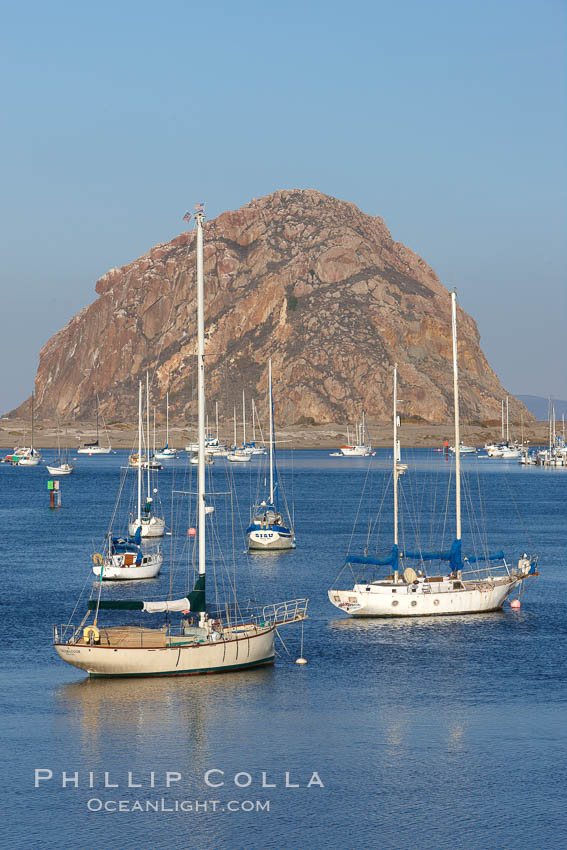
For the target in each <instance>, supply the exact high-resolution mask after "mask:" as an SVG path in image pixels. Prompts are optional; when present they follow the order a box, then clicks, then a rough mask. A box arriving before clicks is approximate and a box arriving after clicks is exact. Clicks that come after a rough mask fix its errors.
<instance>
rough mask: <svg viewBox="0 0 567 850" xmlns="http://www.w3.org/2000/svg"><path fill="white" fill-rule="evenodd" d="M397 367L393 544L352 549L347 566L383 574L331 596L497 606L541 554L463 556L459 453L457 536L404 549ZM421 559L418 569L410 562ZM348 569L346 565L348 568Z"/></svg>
mask: <svg viewBox="0 0 567 850" xmlns="http://www.w3.org/2000/svg"><path fill="white" fill-rule="evenodd" d="M451 315H452V337H453V375H454V380H453V385H454V404H455V445H456V446H458V445H460V442H461V441H460V433H459V431H460V428H459V392H458V369H457V319H456V294H455V293H454V292H453V293H451ZM396 382H397V369H396V367H395V368H394V453H393V456H394V466H393V489H394V544H393V546H392V550H391V552H390V553H389V554H388V555H387V556H386V557H384V558H377V557H376V558H375V557H369V556H368V555H366V554H364V555H362V556H357V555H349V556H348V557H347V561H346V564H345V566H350V569H352V568H353V567H354V566H361V567H363V568H364V569H367V568H373V569H374V570H375V568H376V567H377V566H387V567H389V568H390V570H391V573H390V574H389V575H387V576H385V578H382V579H374V578H373V579H372V580H358V581H357V582H356V583H355V585H354V587H353V588H352V590H338V589H331V590H329V600H330V602H331V603H332V604H333V605H334V606H335V607H337V608H340V609H341V610H343V611H345V612H346V613H348V614H350V615H351V616H353V617H422V616H431V615H441V614H445V615H446V614H472V613H479V612H486V611H496V610H498V609H499V608H501V607H502V605H503V604H504V602H505V601H506V599H507V598H508V596H510V594H511V593H512V592H514V591H515V590H519V589H520V587H521V586H522V584H523V583H524V582H525V581H526V580H527V579H528V577H532V576H536V575H537V574H538V573H537V572H536V564H537V556H536V555H530V556H528V555H527V554H524V555H522V557H520V558H519V559H518V561H517V563H516V564H515V565H512V564H511V563H509V562H508V561H506V560H505V559H504V556H503V553H502V552H499V553H498V554H495V555H491V554H489V553H488V552H485V553H483V554H479V555H470V556H468V557H467V556H463V554H462V546H461V471H460V466H461V460H460V452H456V453H455V479H456V481H455V516H456V537H455V540H454V541H453V543H452V545H451V547H450V550H449V551H444V552H443V551H440V552H425V551H423V550H422V549H421V548H419V551H417V552H410V551H405V550H404V551H402V550H401V549H400V547H399V540H398V476H399V470H398V451H397V413H396V404H397V383H396ZM408 561H411V562H415V561H417V565H416V566H417V570H416V569H415V568H414V567H413V566H406V562H408ZM432 561H438V562H439V563H440V564H441V563H443V562H447V561H448V562H449V566H450V572H448V573H445V574H434V575H428V572H427V564H428V563H429V562H432ZM343 569H344V568H343Z"/></svg>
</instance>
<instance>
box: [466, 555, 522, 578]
mask: <svg viewBox="0 0 567 850" xmlns="http://www.w3.org/2000/svg"><path fill="white" fill-rule="evenodd" d="M511 566H512V565H511V564H509V563H508V561H506V560H505V559H502V563H501V564H493V565H492V566H491V567H475V568H474V569H471V570H461V571H460V572H461V575H462V576H468V575H476V576H478V575H479V573H490V574H494V573H496V572H499V571H502V570H504V571H505V573H506V575H510V570H511Z"/></svg>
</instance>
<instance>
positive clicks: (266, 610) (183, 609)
mask: <svg viewBox="0 0 567 850" xmlns="http://www.w3.org/2000/svg"><path fill="white" fill-rule="evenodd" d="M203 219H204V210H203V208H202V205H199V206H198V209H197V213H196V215H195V221H196V226H197V251H196V254H197V310H198V312H197V326H198V355H197V358H198V400H199V467H198V528H197V534H198V538H197V543H198V578H197V580H196V582H195V585H194V587H193V590H192V591H191V592H190V593H187V594H186V595H183V596H182V597H181V598H179V599H168V600H165V601H163V600H159V601H143V600H102V599H101V593H100V589H99V593H98V595H97V596H96V597H95V598H91V599H90V601H89V603H88V609H87V613H86V614H85V616H84V618H83V620H82V622H81V623H80V625H79V626H78V627H74V626H72V625H70V624H67V625H66V626H62V627H58V628H56V629H55V633H54V645H55V649H56V651H57V653H58V654H59V656H60V657H61V658H62V659H63V660H64V661H67V662H68V663H69V664H72V665H73V666H74V667H78V668H80V669H81V670H85V671H86V672H88V673H89V675H90V676H109V677H117V676H187V675H194V674H197V673H214V672H224V671H229V670H241V669H246V668H248V667H257V666H260V665H265V664H272V663H273V662H274V658H275V650H274V637H275V630H276V628H277V627H278V626H280V625H282V624H285V623H291V622H297V621H299V620H303V619H304V617H305V615H306V609H307V600H306V599H294V600H292V601H288V602H282V603H280V604H275V605H267V606H264V607H263V608H258V609H256V610H251V609H247V611H246V614H245V615H244V616H239V608H238V607H237V605H236V603H234V604H233V605H230V606H229V605H228V604H227V605H225V606H223V607H222V608H221V609H220V610H217V611H212V610H210V609H209V608H208V606H207V602H206V564H207V546H206V525H205V523H206V516H207V514H208V511H207V505H206V497H207V494H206V491H205V357H204V307H203ZM209 516H210V514H209ZM101 586H102V585H100V587H101ZM111 610H115V611H116V610H118V611H122V612H125V611H128V612H138V613H140V614H141V615H142V617H144V618H145V617H146V616H147V617H148V620H149V621H150V623H151V621H152V620H153V621H154V624H153V625H152V626H150V625H145V624H142V625H131V624H129V623H127V624H123V625H117V626H110V625H108V626H107V625H103V624H102V622H101V619H99V618H100V616H101V615H102V614H103V612H104V613H106V612H109V611H111ZM164 615H165V616H164ZM172 615H173V616H172ZM176 615H179V617H177V616H176ZM91 617H92V621H91ZM189 618H192V619H193V622H190V621H189Z"/></svg>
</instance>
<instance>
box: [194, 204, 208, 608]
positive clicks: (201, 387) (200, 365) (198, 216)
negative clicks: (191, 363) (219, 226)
mask: <svg viewBox="0 0 567 850" xmlns="http://www.w3.org/2000/svg"><path fill="white" fill-rule="evenodd" d="M204 217H205V213H204V210H203V209H202V208H200V209H199V210H198V211H197V212H196V213H195V223H196V225H197V379H198V381H197V395H198V412H199V439H198V443H199V465H198V467H197V469H198V479H199V481H198V484H199V486H198V491H199V497H198V498H199V529H198V534H199V537H198V540H199V575H200V576H204V575H205V553H206V545H205V544H206V540H205V308H204V284H203V219H204ZM201 619H202V620H203V619H204V613H203V614H201Z"/></svg>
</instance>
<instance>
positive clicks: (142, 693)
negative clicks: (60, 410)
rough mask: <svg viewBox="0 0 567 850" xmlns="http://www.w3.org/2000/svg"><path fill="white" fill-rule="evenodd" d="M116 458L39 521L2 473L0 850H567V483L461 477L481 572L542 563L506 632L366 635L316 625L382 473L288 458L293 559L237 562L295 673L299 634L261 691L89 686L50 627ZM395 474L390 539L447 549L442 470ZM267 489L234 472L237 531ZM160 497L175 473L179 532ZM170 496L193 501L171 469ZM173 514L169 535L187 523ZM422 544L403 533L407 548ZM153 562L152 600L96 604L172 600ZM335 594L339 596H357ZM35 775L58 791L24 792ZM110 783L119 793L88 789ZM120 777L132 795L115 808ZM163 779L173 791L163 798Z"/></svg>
mask: <svg viewBox="0 0 567 850" xmlns="http://www.w3.org/2000/svg"><path fill="white" fill-rule="evenodd" d="M44 455H45V456H48V452H45V453H44ZM125 457H126V455H125V453H118V454H112V455H110V456H108V457H100V458H88V457H81V456H79V459H78V461H77V465H76V471H75V473H74V474H73V476H71V477H70V478H68V479H62V480H61V488H62V498H63V506H62V508H61V510H59V511H50V510H49V507H48V493H47V489H46V481H47V478H48V475H47V472H46V471H45V470H44V469H41V468H40V469H17V468H11V467H9V466H8V465H2V466H0V485H1V488H2V499H1V507H0V518H1V521H2V528H3V529H4V538H3V546H2V594H1V599H0V604H1V606H2V607H1V618H2V619H1V622H2V627H3V634H4V642H3V645H4V651H3V652H2V656H1V665H2V672H3V674H4V675H3V682H4V684H3V688H2V692H1V693H2V706H1V723H0V730H1V735H2V754H3V762H4V768H5V771H6V777H5V779H4V783H3V796H4V816H3V826H4V829H5V835H6V838H5V839H4V841H3V843H2V844H1V846H2V847H10V848H68V847H69V848H71V847H72V848H121V850H126V848H136V850H145V849H146V848H148V850H150V848H186V847H190V846H191V847H192V846H195V847H197V846H198V847H200V848H207V849H208V848H211V850H212V848H229V850H232V848H247V849H248V850H255V849H256V848H303V847H313V848H319V847H338V848H352V847H361V848H367V847H377V848H396V850H399V848H420V850H427V848H435V850H437V848H466V850H475V848H482V850H485V848H500V847H502V848H504V847H514V848H526V850H528V848H529V850H532V848H535V847H538V848H563V847H564V846H565V844H566V827H567V823H566V820H567V818H566V815H565V797H566V794H567V780H566V775H565V773H566V769H565V764H566V763H567V760H566V755H567V753H566V750H567V747H566V741H565V703H566V699H567V688H566V685H565V659H566V625H565V624H566V610H565V588H566V578H565V556H566V542H567V540H566V537H567V536H566V518H567V517H566V513H567V512H566V507H565V506H566V503H567V502H566V496H567V472H565V471H564V470H540V469H531V468H530V469H522V468H521V467H520V466H519V465H517V464H515V463H509V462H508V463H506V462H500V461H487V460H485V461H483V460H474V459H473V460H471V459H464V460H463V465H464V466H465V467H466V468H469V469H470V470H471V476H470V493H471V496H470V498H471V500H473V501H474V499H473V497H475V496H476V495H477V493H478V490H479V489H480V490H482V491H484V494H485V500H484V504H485V509H486V525H487V537H488V543H489V546H490V548H492V549H500V548H503V549H504V550H505V551H506V552H507V553H509V554H510V555H514V556H517V555H519V554H521V553H522V552H523V551H537V552H539V553H540V569H541V577H540V578H539V579H538V580H537V581H536V582H534V583H533V584H532V586H531V587H530V589H529V592H528V593H527V595H526V596H525V598H524V602H523V606H522V609H521V611H520V612H513V611H511V610H510V609H508V610H505V611H503V612H502V613H498V614H491V615H485V616H472V617H468V618H434V619H424V620H415V621H412V622H405V621H395V620H394V621H379V620H375V621H372V620H363V621H356V620H351V619H348V618H345V617H343V616H342V615H341V613H340V612H338V611H337V610H336V609H334V608H333V607H332V606H331V605H330V604H329V603H328V601H327V589H328V588H329V587H330V586H331V585H332V584H333V582H334V579H335V577H336V575H337V573H338V572H339V570H340V568H341V566H342V564H343V560H344V553H345V551H346V550H347V547H348V545H349V538H350V535H351V532H352V526H353V520H354V517H355V515H356V514H357V511H359V523H358V526H357V532H356V534H355V540H354V544H353V545H354V546H355V547H356V545H364V541H365V539H366V527H367V524H368V522H369V521H374V519H375V515H376V511H377V506H378V503H379V502H380V500H381V499H382V498H383V495H384V484H385V481H386V480H387V478H388V475H389V469H388V467H387V465H388V464H389V460H388V457H389V453H388V452H387V451H381V452H379V453H378V456H377V457H376V458H374V459H372V460H371V461H370V462H369V461H367V460H356V459H353V460H349V459H335V458H330V457H329V456H328V453H327V452H315V451H310V452H294V453H293V454H292V453H291V452H282V453H281V455H280V468H281V472H282V477H283V479H284V480H285V481H286V482H287V495H288V498H289V499H290V501H291V499H292V496H293V503H294V505H295V527H296V534H297V539H298V548H297V550H296V551H295V552H293V553H282V554H280V555H278V554H274V553H272V554H269V555H268V554H265V555H264V554H260V555H255V556H254V557H252V558H251V560H250V565H249V566H247V565H246V564H245V563H244V557H243V556H242V555H241V554H240V553H239V554H238V556H237V564H236V569H237V572H238V575H239V583H240V584H241V585H242V586H243V587H244V588H246V590H248V582H249V579H252V580H253V584H254V585H255V588H256V594H257V596H258V598H259V599H262V600H264V601H265V602H271V601H277V600H280V599H284V598H290V597H293V596H296V595H305V596H309V597H310V600H311V601H310V619H309V620H308V621H307V623H306V625H305V635H304V641H305V643H304V655H305V656H306V658H307V659H308V664H307V665H306V666H305V667H300V666H298V665H296V664H294V663H293V660H294V659H295V658H296V657H297V656H298V655H299V642H300V637H301V630H300V629H299V628H290V627H288V628H287V629H285V630H283V631H282V636H283V638H284V640H285V642H286V645H287V648H288V650H289V653H290V655H291V658H290V657H289V656H288V655H287V653H286V651H285V649H284V648H283V647H282V645H281V644H279V646H278V651H279V658H278V661H277V664H276V665H275V667H273V668H269V669H263V670H262V669H260V670H257V671H249V672H244V673H233V674H225V675H222V676H215V677H204V678H198V677H190V678H184V679H179V680H176V679H164V680H152V679H150V680H139V681H136V680H131V681H129V680H126V681H105V680H96V681H88V680H87V679H86V678H85V677H84V676H83V675H82V674H81V673H80V672H79V671H77V670H75V669H73V668H72V667H70V666H68V665H66V664H64V663H63V662H62V661H60V660H59V659H58V658H57V657H56V655H55V653H54V652H53V650H52V647H51V625H52V624H53V623H59V622H63V621H65V620H67V619H68V618H69V617H70V616H71V613H72V611H73V608H74V605H75V602H76V600H77V597H78V596H79V593H80V591H81V588H83V586H84V585H85V582H87V584H90V577H89V571H90V557H91V554H92V552H93V551H95V550H96V549H99V548H100V541H101V539H102V537H103V535H104V533H105V531H106V527H107V524H108V520H109V517H110V514H111V511H112V506H113V502H114V499H115V496H116V493H117V490H118V486H119V481H120V464H121V463H124V459H125ZM403 459H404V460H405V461H406V462H408V463H409V464H410V471H409V472H408V475H407V476H405V477H404V480H403V484H404V488H403V500H404V505H405V507H404V511H403V513H404V515H405V513H408V514H411V513H412V512H413V511H414V510H415V509H417V510H418V512H419V515H420V530H419V533H420V534H421V535H422V538H423V539H426V537H427V535H428V534H431V535H432V536H435V535H436V534H437V535H438V534H439V533H441V532H440V530H441V531H442V528H443V526H444V525H446V526H447V528H446V532H445V533H446V539H449V538H450V536H451V534H452V528H451V527H450V526H451V521H452V504H450V505H449V507H448V510H447V512H446V511H445V490H446V484H447V479H448V477H449V474H450V473H449V466H448V465H447V464H446V463H445V462H444V461H443V459H442V457H441V456H440V455H439V454H435V453H429V452H427V451H425V450H423V451H416V452H413V453H408V454H407V455H406V456H404V458H403ZM369 463H370V466H371V468H372V470H373V471H372V474H371V475H370V474H368V468H369ZM257 466H258V463H257V461H253V462H252V463H251V464H249V465H246V466H244V465H243V467H239V468H236V469H234V470H233V472H234V478H235V480H236V493H237V507H238V508H239V509H240V512H241V515H242V520H241V523H242V525H243V526H244V527H245V525H246V522H247V519H248V515H247V511H248V505H249V502H250V500H251V499H252V500H253V499H254V497H255V496H256V487H257ZM292 472H293V476H292ZM212 476H213V482H214V486H215V487H216V488H217V490H219V491H220V490H223V491H224V490H226V481H225V473H224V462H217V464H216V465H215V467H214V468H213V470H212ZM173 477H174V474H173V473H172V472H171V471H165V472H163V473H161V474H160V479H159V490H160V493H161V496H162V499H163V505H164V510H165V512H166V515H167V517H168V519H169V520H171V517H170V511H171V509H172V502H171V496H170V492H171V482H172V479H173ZM292 478H293V486H292ZM412 480H413V481H414V484H413V485H411V481H412ZM365 481H366V486H367V491H368V492H369V493H370V497H369V501H370V502H371V508H370V509H369V507H368V500H367V501H364V502H363V504H362V506H361V507H360V510H359V500H360V494H361V489H362V487H363V484H364V483H365ZM175 487H176V488H177V489H191V484H190V482H189V481H188V480H187V479H186V478H185V475H184V473H183V472H182V471H181V469H180V468H179V465H178V467H177V470H176V472H175ZM127 489H128V490H129V485H128V488H127ZM467 492H469V491H467ZM468 498H469V497H468V496H466V497H465V500H464V501H465V507H464V515H465V533H464V538H465V540H467V539H468V538H467V535H468V525H467V523H468V519H467V518H468V515H469V511H468V507H467V505H468ZM385 504H386V508H385V514H384V518H383V520H382V521H381V523H380V524H379V527H380V531H381V533H383V534H384V544H383V545H382V547H381V551H384V550H387V549H388V548H389V546H390V544H391V538H390V537H389V534H391V512H390V510H389V504H388V502H387V497H386V502H385ZM173 506H174V512H175V517H174V519H173V525H175V524H176V523H177V518H178V516H179V513H178V512H179V508H177V507H175V502H174V503H173ZM126 508H127V504H126V505H125V509H126ZM410 508H411V510H410ZM222 511H223V509H222V508H221V507H220V502H219V507H218V508H217V512H218V513H219V518H220V520H221V523H220V525H221V535H222V536H226V535H227V533H229V531H230V523H229V521H228V519H227V516H228V515H227V514H223V512H222ZM414 532H415V529H414V530H413V532H412V528H411V523H409V522H408V523H406V522H405V520H404V523H403V534H404V535H407V540H408V541H409V538H410V534H411V533H414ZM167 546H169V544H166V563H165V564H164V568H163V571H162V575H161V578H160V579H159V580H158V581H155V582H152V583H151V587H148V584H147V583H146V584H145V585H144V587H143V588H141V587H140V585H138V586H137V587H136V588H135V589H134V588H133V587H131V586H130V587H128V588H126V589H125V588H124V587H119V588H117V587H116V586H113V587H112V588H110V589H108V591H107V590H106V588H105V592H107V593H108V594H114V595H124V596H137V595H138V594H141V593H142V594H143V595H144V596H151V597H156V596H159V595H160V594H161V593H167V589H168V586H169V566H170V560H169V554H168V549H167ZM240 548H241V547H240ZM179 559H180V553H179V552H178V554H177V555H176V562H177V561H179ZM344 579H345V582H346V584H345V583H343V584H342V586H349V579H348V578H347V577H346V575H345V576H344ZM81 613H82V612H81ZM81 613H79V614H78V615H75V616H74V618H73V622H75V623H77V622H79V620H80V616H81ZM36 768H38V769H42V770H46V771H47V770H51V771H52V772H53V778H52V779H51V780H49V781H42V782H41V783H40V787H39V788H37V789H35V788H34V770H35V769H36ZM210 770H217V771H223V773H222V774H221V773H213V774H210V775H209V779H210V781H212V782H220V781H224V785H221V786H220V787H216V788H213V787H210V786H207V784H206V783H205V775H206V772H207V771H210ZM62 771H66V772H67V774H68V776H69V777H71V776H72V775H73V774H74V773H75V772H78V782H79V787H78V788H74V787H72V784H71V783H69V785H68V787H66V788H63V787H62V776H61V774H62ZM89 771H91V772H93V783H92V784H94V785H95V787H94V788H89ZM105 771H106V772H108V774H109V776H108V781H109V783H115V784H118V785H119V788H106V789H105V788H104V787H102V786H103V783H104V772H105ZM128 771H131V773H132V776H131V783H138V784H140V785H141V786H142V787H141V788H128V787H127V783H128ZM167 771H170V772H176V773H179V774H181V776H182V779H181V781H180V782H178V783H173V784H171V787H170V788H169V789H168V788H167V787H166V779H165V777H166V772H167ZM152 772H153V774H154V779H153V784H154V787H153V788H152V787H151V782H152V780H151V773H152ZM263 772H264V773H265V783H264V784H266V783H270V784H275V785H276V786H277V787H275V788H271V787H270V788H263V787H262V773H263ZM286 772H287V773H288V774H289V777H288V784H292V783H293V784H298V785H299V786H300V787H298V788H297V787H289V788H286V787H285V782H286ZM314 773H316V774H317V775H318V777H319V779H320V781H321V782H322V783H323V784H324V787H323V788H321V787H319V785H318V784H317V780H315V782H314V784H312V787H310V788H307V787H306V786H307V784H308V782H309V779H310V778H311V777H312V775H313V774H314ZM42 775H46V774H42ZM248 775H249V776H250V784H249V785H248V786H247V787H238V786H237V785H236V784H235V777H236V781H237V782H240V783H241V784H246V783H247V782H248ZM120 800H122V801H125V802H124V804H123V808H127V809H131V808H132V806H134V803H135V801H136V800H139V801H140V804H141V805H142V806H144V807H145V806H146V801H154V802H155V801H158V803H159V805H160V806H161V807H162V808H165V809H175V806H176V805H177V806H178V807H179V805H180V803H181V802H183V801H186V802H184V803H183V805H184V806H185V807H186V808H187V807H188V803H191V805H192V806H193V811H175V810H173V811H160V812H155V811H149V812H145V811H143V812H140V811H136V810H128V811H104V810H101V811H89V808H88V807H89V805H90V806H91V808H97V807H98V806H99V805H100V806H104V805H105V804H106V805H107V806H108V807H109V808H110V809H112V808H115V807H116V806H117V801H120ZM89 801H90V803H89ZM93 801H94V802H93ZM187 801H188V802H187ZM196 801H198V802H199V808H198V810H197V811H195V803H196ZM206 801H208V802H207V809H208V810H207V811H204V810H203V808H204V803H205V802H206ZM215 801H216V802H215ZM257 801H259V804H260V806H261V807H265V805H266V802H267V803H269V811H267V810H263V811H258V810H256V809H257ZM158 803H156V805H157V804H158ZM213 807H216V809H217V810H216V811H213ZM229 807H231V808H235V809H236V810H235V811H228V808H229ZM250 807H253V809H254V810H253V811H246V809H247V808H250ZM243 809H244V810H243Z"/></svg>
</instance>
